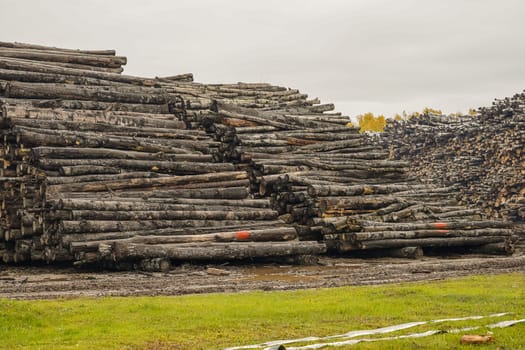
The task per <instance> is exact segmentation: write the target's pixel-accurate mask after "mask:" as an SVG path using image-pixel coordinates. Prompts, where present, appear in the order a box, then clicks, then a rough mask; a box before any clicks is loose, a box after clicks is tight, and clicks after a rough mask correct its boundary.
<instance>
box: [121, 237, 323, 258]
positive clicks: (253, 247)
mask: <svg viewBox="0 0 525 350" xmlns="http://www.w3.org/2000/svg"><path fill="white" fill-rule="evenodd" d="M113 250H114V257H115V259H116V260H124V259H145V258H170V259H173V260H202V261H210V260H239V259H248V258H266V257H272V256H290V255H307V254H311V255H317V254H322V253H324V252H325V251H326V246H325V245H324V243H317V242H299V241H293V242H257V243H245V242H242V243H241V242H235V243H200V244H193V243H189V244H162V245H148V244H134V243H123V242H116V243H115V245H114V248H113Z"/></svg>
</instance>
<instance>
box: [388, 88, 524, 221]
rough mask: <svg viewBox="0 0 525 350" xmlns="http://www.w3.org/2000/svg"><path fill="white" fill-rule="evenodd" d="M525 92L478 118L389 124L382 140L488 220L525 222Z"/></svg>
mask: <svg viewBox="0 0 525 350" xmlns="http://www.w3.org/2000/svg"><path fill="white" fill-rule="evenodd" d="M524 107H525V93H520V94H516V95H514V96H513V97H511V98H505V99H502V100H496V101H495V102H494V104H493V106H492V107H490V108H480V109H479V113H478V114H479V115H478V116H474V117H471V116H464V117H449V116H433V115H426V116H422V117H418V118H412V119H410V120H409V121H406V122H390V123H389V124H388V126H387V129H386V131H385V133H384V135H383V137H382V140H383V142H384V144H386V145H391V157H392V158H393V159H402V160H412V169H413V171H414V173H416V174H417V175H418V176H419V177H420V178H421V179H422V180H424V181H426V182H429V183H435V184H439V185H445V186H454V187H456V188H457V189H458V191H459V193H460V199H461V201H462V202H463V203H468V204H472V205H476V206H479V207H481V208H482V211H483V215H484V216H485V217H488V218H505V219H508V220H512V221H514V222H517V223H519V222H523V221H524V219H525V181H524V179H525V162H524V158H523V155H524V154H525V146H524V145H525V112H524Z"/></svg>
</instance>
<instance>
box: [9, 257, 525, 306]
mask: <svg viewBox="0 0 525 350" xmlns="http://www.w3.org/2000/svg"><path fill="white" fill-rule="evenodd" d="M508 272H520V273H523V274H524V277H525V255H524V254H519V255H514V256H512V257H486V256H483V257H482V256H468V257H465V256H463V257H454V258H428V257H426V258H424V259H421V260H417V261H414V260H403V259H367V260H363V259H344V258H337V259H334V258H326V257H323V258H321V260H320V261H319V265H315V266H290V265H277V264H269V265H262V264H252V265H181V266H178V267H175V268H174V269H173V270H171V271H170V272H168V273H156V272H154V273H146V272H136V271H134V272H111V271H82V270H77V269H73V268H58V267H49V266H43V267H12V266H9V267H7V266H2V265H0V297H3V298H15V299H48V298H72V297H82V296H84V297H98V296H110V295H111V296H132V295H181V294H191V293H213V292H237V291H246V290H288V289H303V288H329V287H339V286H347V285H371V284H384V283H394V282H410V281H423V280H440V279H445V278H453V277H459V276H466V275H479V274H497V273H508Z"/></svg>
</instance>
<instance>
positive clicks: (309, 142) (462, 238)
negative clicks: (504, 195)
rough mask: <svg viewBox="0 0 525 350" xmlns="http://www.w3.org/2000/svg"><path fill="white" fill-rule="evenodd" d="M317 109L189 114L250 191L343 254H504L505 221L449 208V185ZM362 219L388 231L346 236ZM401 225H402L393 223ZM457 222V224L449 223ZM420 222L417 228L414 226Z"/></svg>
mask: <svg viewBox="0 0 525 350" xmlns="http://www.w3.org/2000/svg"><path fill="white" fill-rule="evenodd" d="M316 107H319V106H311V107H309V106H306V105H303V106H301V107H287V108H282V109H277V110H253V109H246V108H242V107H239V106H232V105H228V104H225V103H223V102H219V101H218V102H215V103H214V104H213V106H212V111H211V112H209V113H208V114H206V113H200V114H197V115H196V118H198V122H199V123H201V124H202V125H203V126H204V127H205V128H206V130H207V132H208V133H210V134H211V135H213V136H214V138H215V140H216V141H218V142H221V145H220V146H219V153H220V155H221V158H222V159H223V160H225V161H232V162H235V163H238V164H239V166H240V167H243V168H246V169H248V171H249V173H250V180H251V184H252V192H254V193H258V194H259V196H261V197H267V196H270V198H271V201H272V207H273V208H275V209H276V210H278V212H279V213H280V214H281V218H282V219H283V220H285V221H286V222H288V223H290V224H293V225H294V226H295V227H296V229H297V231H298V233H299V236H300V238H301V239H303V240H312V239H315V240H322V241H324V242H326V243H327V245H328V247H329V248H331V250H332V251H336V252H339V253H351V254H356V253H359V254H361V253H362V252H364V251H366V252H367V254H371V255H375V254H379V255H385V254H386V255H392V256H400V255H401V256H402V255H407V256H408V255H414V254H415V253H418V254H421V252H423V250H422V248H424V250H426V251H429V252H430V251H439V250H440V251H441V252H443V251H454V250H458V251H459V250H462V251H465V252H466V251H477V252H480V251H485V252H488V251H492V252H493V253H507V254H508V253H512V251H513V242H514V237H513V235H512V231H511V230H510V229H509V227H510V226H509V225H508V224H502V223H501V222H499V221H494V222H485V221H481V215H480V211H479V210H477V209H470V208H467V207H465V206H462V205H459V204H458V201H457V198H456V195H455V190H454V188H452V187H444V188H438V187H435V186H432V185H426V184H422V183H420V182H418V181H417V179H416V178H414V177H412V176H410V172H409V165H410V164H409V163H408V162H406V161H399V160H388V154H387V152H386V151H385V150H383V148H382V147H380V146H378V145H373V144H371V143H370V142H368V140H367V138H366V137H364V135H362V134H359V133H358V131H357V130H356V129H355V128H353V127H349V125H348V118H346V117H342V116H341V115H339V114H334V113H324V112H326V111H329V110H330V109H332V108H333V107H332V106H330V105H324V106H322V107H320V108H318V109H317V108H316ZM186 117H187V118H191V117H192V114H191V113H189V114H188V115H187V116H186ZM362 222H366V223H367V224H372V225H373V223H375V224H376V225H377V226H378V227H382V229H383V230H384V231H393V233H392V234H389V235H365V236H355V235H354V232H360V231H364V230H365V229H364V227H365V226H364V225H362V224H361V223H362ZM465 222H472V223H473V224H472V225H470V226H468V227H467V226H465V225H464V223H465ZM402 223H405V224H409V225H408V226H407V225H405V226H403V227H404V228H403V229H401V228H399V227H398V226H396V225H398V224H402ZM457 223H461V224H463V226H465V228H463V229H461V230H454V231H452V230H450V229H448V227H449V226H450V227H455V226H454V225H456V224H457ZM410 224H411V225H413V226H412V227H411V226H410ZM418 225H419V226H418ZM435 225H438V226H439V225H444V228H441V229H436V226H435ZM476 225H478V226H482V227H483V228H486V230H485V229H479V228H478V226H476ZM502 225H503V226H502ZM421 226H424V227H425V229H423V231H424V232H420V231H419V229H414V228H413V227H421ZM395 227H398V229H393V228H395ZM379 237H381V239H379ZM372 241H373V242H372ZM481 247H484V248H481ZM478 248H479V249H478ZM407 252H411V253H410V254H409V253H407Z"/></svg>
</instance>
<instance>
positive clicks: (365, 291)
mask: <svg viewBox="0 0 525 350" xmlns="http://www.w3.org/2000/svg"><path fill="white" fill-rule="evenodd" d="M498 312H512V313H513V314H512V315H508V316H504V317H498V318H489V319H481V320H470V321H454V322H452V321H451V322H444V323H440V324H426V325H421V326H417V327H414V328H411V329H406V330H403V331H398V332H395V333H389V334H384V335H380V336H377V337H386V336H393V335H400V334H408V333H415V332H423V331H426V330H431V329H444V330H446V329H453V328H458V327H465V326H475V325H479V326H482V328H481V329H479V330H476V331H471V332H468V333H470V334H485V333H486V331H487V329H486V328H485V327H484V326H486V325H488V324H490V323H495V322H498V321H502V320H508V319H522V318H525V275H523V274H509V275H498V276H484V277H481V276H479V277H468V278H461V279H455V280H449V281H441V282H424V283H407V284H395V285H382V286H367V287H344V288H334V289H317V290H303V291H286V292H250V293H238V294H207V295H190V296H177V297H133V298H131V297H130V298H100V299H84V298H82V299H71V300H44V301H13V300H5V299H0V348H5V349H26V348H27V349H184V350H186V349H220V348H224V347H228V346H234V345H244V344H253V343H259V342H265V341H270V340H275V339H290V338H298V337H304V336H313V335H315V336H326V335H333V334H340V333H345V332H348V331H351V330H360V329H371V328H377V327H385V326H391V325H396V324H400V323H405V322H412V321H428V320H433V319H440V318H448V317H462V316H471V315H488V314H491V313H498ZM492 331H493V332H494V337H495V342H494V343H493V344H491V345H488V346H483V349H525V323H521V324H517V325H515V326H513V327H509V328H502V329H493V330H492ZM461 334H464V333H458V334H438V335H432V336H429V337H424V338H412V339H400V340H390V341H378V342H373V343H361V344H358V345H353V346H346V347H338V348H337V349H346V348H352V349H462V348H465V349H471V348H472V346H460V344H459V338H460V335H461ZM294 345H296V344H294Z"/></svg>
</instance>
